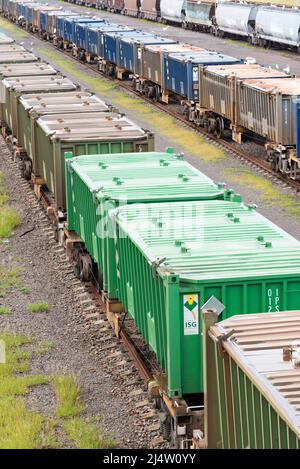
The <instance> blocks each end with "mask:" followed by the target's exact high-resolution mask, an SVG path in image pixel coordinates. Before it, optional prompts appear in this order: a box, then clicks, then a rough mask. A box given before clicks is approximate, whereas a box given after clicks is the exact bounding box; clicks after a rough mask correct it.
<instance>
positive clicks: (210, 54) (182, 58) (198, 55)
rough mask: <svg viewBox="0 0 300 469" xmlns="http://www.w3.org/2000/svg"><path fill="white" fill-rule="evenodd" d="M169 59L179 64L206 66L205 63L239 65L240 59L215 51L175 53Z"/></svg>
mask: <svg viewBox="0 0 300 469" xmlns="http://www.w3.org/2000/svg"><path fill="white" fill-rule="evenodd" d="M168 59H172V60H177V61H178V62H192V63H195V64H205V63H208V64H209V63H229V64H230V63H239V62H241V60H240V59H237V58H235V57H231V56H230V55H224V54H221V53H219V52H215V51H207V50H204V51H202V52H201V51H200V52H193V53H192V54H191V53H190V52H187V53H182V52H180V53H174V54H169V55H168Z"/></svg>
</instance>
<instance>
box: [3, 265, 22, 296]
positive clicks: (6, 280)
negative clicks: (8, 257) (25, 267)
mask: <svg viewBox="0 0 300 469" xmlns="http://www.w3.org/2000/svg"><path fill="white" fill-rule="evenodd" d="M19 272H20V269H18V268H16V267H13V268H12V269H10V270H6V269H5V268H4V267H2V266H0V298H3V297H4V296H6V295H7V294H8V293H9V292H10V291H11V290H12V289H13V288H15V287H17V286H18V281H19V278H18V276H19Z"/></svg>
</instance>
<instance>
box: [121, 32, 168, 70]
mask: <svg viewBox="0 0 300 469" xmlns="http://www.w3.org/2000/svg"><path fill="white" fill-rule="evenodd" d="M175 43H176V41H173V40H172V39H168V38H163V37H159V36H155V35H154V34H146V33H143V32H141V33H139V34H136V35H134V36H132V37H124V38H120V39H119V40H118V53H117V65H118V67H122V68H124V69H125V70H127V71H128V72H132V73H135V74H136V75H140V74H141V55H142V47H143V46H145V45H160V44H175Z"/></svg>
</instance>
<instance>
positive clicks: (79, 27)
mask: <svg viewBox="0 0 300 469" xmlns="http://www.w3.org/2000/svg"><path fill="white" fill-rule="evenodd" d="M103 23H104V20H100V19H97V20H95V21H91V22H90V23H75V27H74V38H73V51H72V52H73V55H74V56H75V57H78V58H80V59H81V60H83V59H84V58H85V51H86V47H87V31H88V29H89V28H90V27H94V28H97V27H99V26H101V24H103Z"/></svg>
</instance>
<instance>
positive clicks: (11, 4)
mask: <svg viewBox="0 0 300 469" xmlns="http://www.w3.org/2000/svg"><path fill="white" fill-rule="evenodd" d="M13 3H14V2H13V1H12V0H9V2H8V13H9V16H12V14H13Z"/></svg>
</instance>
